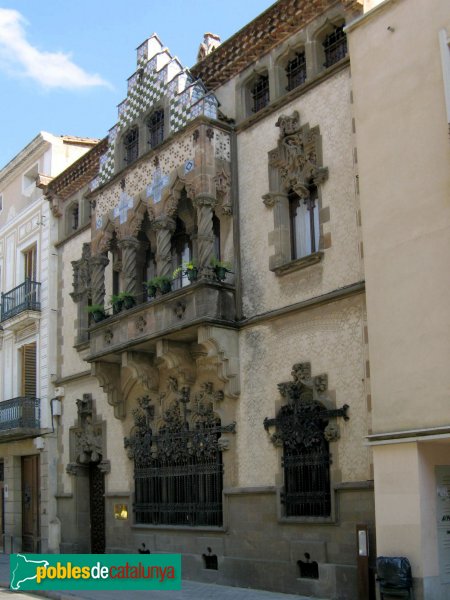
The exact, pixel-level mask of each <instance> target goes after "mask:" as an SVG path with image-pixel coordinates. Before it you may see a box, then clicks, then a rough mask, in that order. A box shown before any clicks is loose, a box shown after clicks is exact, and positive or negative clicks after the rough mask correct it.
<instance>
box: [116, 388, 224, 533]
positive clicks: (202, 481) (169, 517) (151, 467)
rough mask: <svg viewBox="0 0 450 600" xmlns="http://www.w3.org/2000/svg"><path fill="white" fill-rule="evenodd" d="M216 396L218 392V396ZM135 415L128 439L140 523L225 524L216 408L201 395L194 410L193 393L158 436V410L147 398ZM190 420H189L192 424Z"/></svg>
mask: <svg viewBox="0 0 450 600" xmlns="http://www.w3.org/2000/svg"><path fill="white" fill-rule="evenodd" d="M216 394H218V392H216ZM138 402H139V406H140V408H138V409H136V410H135V411H133V416H134V422H135V426H134V428H133V430H132V432H131V435H130V437H129V438H125V447H126V448H127V449H128V456H129V457H130V458H133V459H134V480H135V503H134V507H133V509H134V513H135V520H136V523H141V524H154V525H162V524H164V525H184V526H200V525H202V526H213V527H218V526H221V525H222V489H223V464H222V452H221V445H220V442H219V439H220V436H221V434H222V433H223V432H233V431H234V428H235V424H234V423H231V424H230V425H227V426H222V425H221V423H220V419H219V418H218V417H217V416H215V415H214V413H213V408H212V403H211V402H205V401H204V400H202V399H201V398H200V394H198V395H197V396H196V398H195V400H194V403H193V404H194V405H193V406H192V408H190V409H188V408H187V405H188V404H189V403H190V395H189V388H182V389H181V390H178V397H177V399H176V400H175V402H174V403H173V404H172V405H171V407H170V408H169V409H168V410H166V411H165V412H164V416H163V425H162V426H160V428H159V430H158V432H157V433H156V434H154V433H153V430H152V428H151V426H150V422H151V421H152V420H153V419H154V414H155V409H154V406H153V405H151V403H150V399H149V398H148V397H144V398H140V399H139V401H138ZM188 415H189V416H190V418H189V419H188Z"/></svg>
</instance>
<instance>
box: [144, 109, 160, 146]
mask: <svg viewBox="0 0 450 600" xmlns="http://www.w3.org/2000/svg"><path fill="white" fill-rule="evenodd" d="M147 127H148V144H149V146H150V148H155V147H156V146H158V145H159V144H161V142H163V141H164V110H162V109H161V110H156V111H155V112H154V113H152V114H151V115H150V117H149V118H148V119H147Z"/></svg>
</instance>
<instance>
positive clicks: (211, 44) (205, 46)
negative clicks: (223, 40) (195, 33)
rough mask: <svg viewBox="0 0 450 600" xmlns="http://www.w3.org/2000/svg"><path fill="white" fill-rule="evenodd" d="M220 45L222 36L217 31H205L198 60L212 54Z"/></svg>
mask: <svg viewBox="0 0 450 600" xmlns="http://www.w3.org/2000/svg"><path fill="white" fill-rule="evenodd" d="M218 46H220V37H219V36H218V35H216V34H215V33H205V35H204V37H203V42H202V43H201V44H200V46H199V49H198V54H197V62H200V61H201V60H203V59H204V58H206V57H207V56H208V54H211V52H213V51H214V50H215V49H216V48H217V47H218Z"/></svg>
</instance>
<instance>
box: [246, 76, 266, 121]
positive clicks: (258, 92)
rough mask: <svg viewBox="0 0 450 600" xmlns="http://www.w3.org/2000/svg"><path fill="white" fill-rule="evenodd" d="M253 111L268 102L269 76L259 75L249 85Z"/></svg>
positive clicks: (256, 110)
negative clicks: (250, 85) (251, 84)
mask: <svg viewBox="0 0 450 600" xmlns="http://www.w3.org/2000/svg"><path fill="white" fill-rule="evenodd" d="M250 91H251V95H252V101H253V108H252V110H253V112H254V113H256V112H258V111H260V110H261V109H263V108H264V107H265V106H267V105H268V104H269V76H268V75H260V76H259V77H258V79H257V80H256V81H255V82H254V83H253V86H252V87H251V90H250Z"/></svg>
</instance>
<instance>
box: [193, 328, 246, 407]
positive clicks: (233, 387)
mask: <svg viewBox="0 0 450 600" xmlns="http://www.w3.org/2000/svg"><path fill="white" fill-rule="evenodd" d="M197 335H198V338H197V339H198V344H199V346H200V348H203V350H204V351H206V353H207V355H206V357H201V358H200V360H206V361H209V362H211V363H212V364H214V365H215V367H216V368H217V375H218V377H219V379H220V380H221V381H223V382H224V384H225V386H224V392H225V396H227V397H229V398H237V397H238V396H239V394H240V378H239V347H238V334H237V332H236V331H232V330H230V329H224V328H222V327H215V326H213V325H202V326H200V327H199V328H198V334H197Z"/></svg>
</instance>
